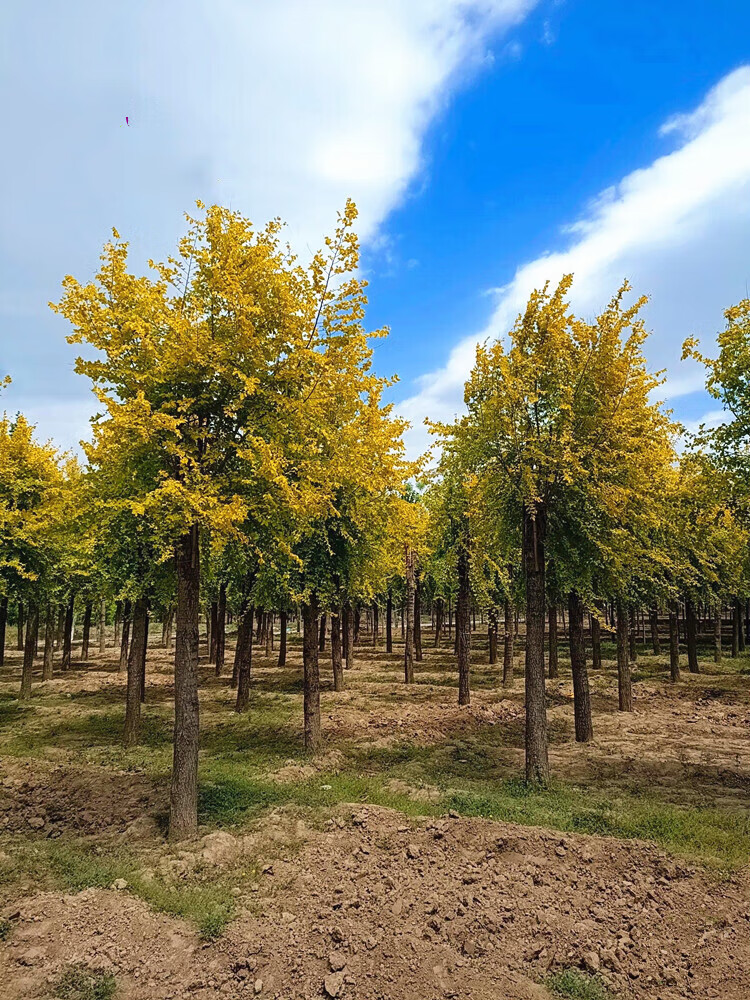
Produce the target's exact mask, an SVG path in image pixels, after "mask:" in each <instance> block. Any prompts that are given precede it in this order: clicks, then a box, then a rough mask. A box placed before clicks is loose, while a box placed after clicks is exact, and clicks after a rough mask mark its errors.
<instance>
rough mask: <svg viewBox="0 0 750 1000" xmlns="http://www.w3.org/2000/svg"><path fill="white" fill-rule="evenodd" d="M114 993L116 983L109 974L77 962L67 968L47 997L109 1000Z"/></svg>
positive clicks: (68, 999) (56, 999)
mask: <svg viewBox="0 0 750 1000" xmlns="http://www.w3.org/2000/svg"><path fill="white" fill-rule="evenodd" d="M116 992H117V982H116V980H115V977H114V976H113V975H112V973H111V972H107V971H106V970H104V969H99V968H91V967H90V966H88V965H85V964H83V963H81V962H77V963H75V964H73V965H69V966H67V968H66V969H65V970H64V972H63V973H62V975H60V976H59V977H58V978H57V979H56V980H55V981H54V983H53V984H52V986H51V987H50V990H49V994H48V995H49V996H50V997H52V998H54V1000H111V998H112V997H114V995H115V993H116Z"/></svg>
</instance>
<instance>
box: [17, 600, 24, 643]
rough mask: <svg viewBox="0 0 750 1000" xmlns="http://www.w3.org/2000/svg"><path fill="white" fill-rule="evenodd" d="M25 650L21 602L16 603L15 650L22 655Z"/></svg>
mask: <svg viewBox="0 0 750 1000" xmlns="http://www.w3.org/2000/svg"><path fill="white" fill-rule="evenodd" d="M25 648H26V646H25V643H24V631H23V601H19V602H18V632H17V635H16V649H17V650H18V651H19V653H22V652H23V651H24V649H25Z"/></svg>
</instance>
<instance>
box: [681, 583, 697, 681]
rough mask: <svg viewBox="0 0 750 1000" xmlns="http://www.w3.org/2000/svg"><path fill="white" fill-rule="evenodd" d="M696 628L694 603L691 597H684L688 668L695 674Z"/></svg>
mask: <svg viewBox="0 0 750 1000" xmlns="http://www.w3.org/2000/svg"><path fill="white" fill-rule="evenodd" d="M697 633H698V629H697V622H696V620H695V605H694V604H693V600H692V598H691V597H686V598H685V636H686V640H687V655H688V670H689V671H690V673H691V674H697V673H699V672H700V671H699V670H698V634H697Z"/></svg>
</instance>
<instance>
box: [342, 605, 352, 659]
mask: <svg viewBox="0 0 750 1000" xmlns="http://www.w3.org/2000/svg"><path fill="white" fill-rule="evenodd" d="M344 621H345V622H346V633H345V635H344V642H345V650H346V651H345V653H344V660H345V665H346V668H347V670H349V669H350V668H352V667H353V666H354V612H353V611H352V605H351V601H347V602H346V604H345V605H344Z"/></svg>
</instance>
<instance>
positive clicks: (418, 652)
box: [414, 569, 422, 663]
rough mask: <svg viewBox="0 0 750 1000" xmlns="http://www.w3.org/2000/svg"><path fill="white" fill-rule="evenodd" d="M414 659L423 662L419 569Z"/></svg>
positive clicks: (416, 585)
mask: <svg viewBox="0 0 750 1000" xmlns="http://www.w3.org/2000/svg"><path fill="white" fill-rule="evenodd" d="M414 659H415V660H416V661H417V663H421V662H422V585H421V582H420V578H419V570H418V569H417V570H415V573H414Z"/></svg>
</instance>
